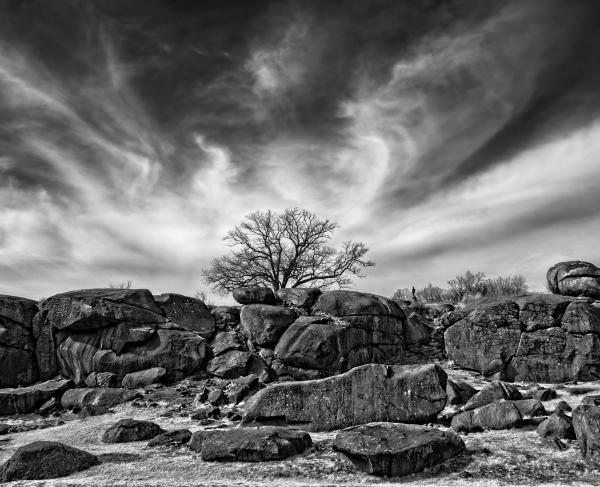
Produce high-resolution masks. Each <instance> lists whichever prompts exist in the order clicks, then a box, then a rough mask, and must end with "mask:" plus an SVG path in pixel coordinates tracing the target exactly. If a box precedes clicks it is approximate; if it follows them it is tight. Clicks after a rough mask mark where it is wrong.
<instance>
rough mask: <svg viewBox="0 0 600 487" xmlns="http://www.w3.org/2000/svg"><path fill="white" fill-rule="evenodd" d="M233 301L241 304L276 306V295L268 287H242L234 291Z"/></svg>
mask: <svg viewBox="0 0 600 487" xmlns="http://www.w3.org/2000/svg"><path fill="white" fill-rule="evenodd" d="M233 299H235V300H236V301H237V302H238V303H240V304H275V294H273V291H272V290H271V288H268V287H240V288H237V289H234V290H233Z"/></svg>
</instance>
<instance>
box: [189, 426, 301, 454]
mask: <svg viewBox="0 0 600 487" xmlns="http://www.w3.org/2000/svg"><path fill="white" fill-rule="evenodd" d="M311 446H312V440H311V438H310V435H309V434H308V433H305V432H303V431H296V430H292V429H288V428H282V427H277V426H266V427H261V428H236V429H230V430H210V431H206V430H205V431H197V432H196V433H194V434H193V435H192V439H191V441H190V448H191V449H192V450H194V451H197V452H200V454H201V456H202V460H204V461H221V462H265V461H273V460H283V459H284V458H288V457H291V456H293V455H298V454H300V453H302V452H304V451H306V450H307V449H308V448H310V447H311Z"/></svg>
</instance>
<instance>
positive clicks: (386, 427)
mask: <svg viewBox="0 0 600 487" xmlns="http://www.w3.org/2000/svg"><path fill="white" fill-rule="evenodd" d="M333 449H334V450H335V451H337V452H340V453H342V454H343V455H344V456H346V457H347V458H348V459H349V460H350V461H351V462H352V463H353V464H354V465H356V467H357V468H359V469H360V470H362V471H364V472H367V473H369V474H373V475H385V476H388V477H400V476H403V475H409V474H411V473H415V472H420V471H421V470H423V469H424V468H428V467H433V466H435V465H438V464H440V463H442V462H444V461H446V460H448V459H449V458H452V457H454V456H456V455H458V454H460V453H462V452H463V451H464V450H465V444H464V442H463V441H462V440H461V438H460V437H459V436H458V435H456V434H455V433H454V432H452V431H450V430H448V431H441V430H439V429H436V428H427V427H424V426H415V425H406V424H396V423H369V424H363V425H360V426H353V427H350V428H347V429H344V430H342V431H340V432H339V433H338V434H337V435H336V437H335V440H334V442H333Z"/></svg>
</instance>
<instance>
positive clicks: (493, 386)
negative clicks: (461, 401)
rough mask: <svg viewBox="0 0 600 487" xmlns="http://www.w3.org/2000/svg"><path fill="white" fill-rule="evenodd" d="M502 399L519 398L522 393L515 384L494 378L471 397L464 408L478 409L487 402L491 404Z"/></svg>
mask: <svg viewBox="0 0 600 487" xmlns="http://www.w3.org/2000/svg"><path fill="white" fill-rule="evenodd" d="M500 399H508V400H518V399H522V395H521V393H520V392H519V389H517V388H516V387H515V386H514V385H513V384H508V383H506V382H502V381H500V380H493V381H492V382H490V383H489V384H487V385H486V386H485V387H483V388H482V389H481V390H480V391H479V392H477V393H476V394H474V395H473V396H471V397H470V398H469V400H468V401H467V402H466V404H465V405H464V407H463V410H465V411H466V410H468V409H476V408H479V407H481V406H485V405H486V404H491V403H492V402H494V401H498V400H500Z"/></svg>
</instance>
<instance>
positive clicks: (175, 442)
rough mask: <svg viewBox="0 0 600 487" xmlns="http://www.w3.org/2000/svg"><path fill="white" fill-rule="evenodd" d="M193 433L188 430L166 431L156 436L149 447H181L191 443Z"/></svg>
mask: <svg viewBox="0 0 600 487" xmlns="http://www.w3.org/2000/svg"><path fill="white" fill-rule="evenodd" d="M191 437H192V432H191V431H190V430H187V429H178V430H172V431H165V432H164V433H161V434H160V435H158V436H155V437H154V438H152V439H151V440H150V441H149V442H148V446H149V447H155V446H180V445H186V444H187V443H189V441H190V438H191Z"/></svg>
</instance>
